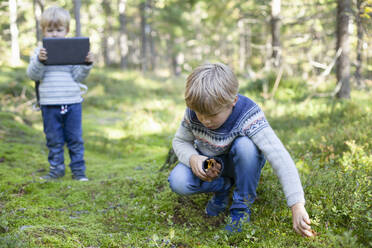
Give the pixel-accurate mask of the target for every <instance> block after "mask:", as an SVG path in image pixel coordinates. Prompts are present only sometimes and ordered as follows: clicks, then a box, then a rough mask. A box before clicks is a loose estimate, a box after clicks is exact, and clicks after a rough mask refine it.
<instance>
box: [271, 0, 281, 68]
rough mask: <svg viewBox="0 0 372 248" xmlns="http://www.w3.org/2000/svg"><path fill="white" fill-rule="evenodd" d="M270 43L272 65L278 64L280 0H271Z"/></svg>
mask: <svg viewBox="0 0 372 248" xmlns="http://www.w3.org/2000/svg"><path fill="white" fill-rule="evenodd" d="M271 38H272V40H271V44H272V55H271V57H272V59H273V65H274V66H275V67H278V66H279V65H280V59H281V58H280V55H281V49H280V0H272V2H271Z"/></svg>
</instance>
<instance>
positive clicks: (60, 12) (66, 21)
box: [40, 6, 71, 31]
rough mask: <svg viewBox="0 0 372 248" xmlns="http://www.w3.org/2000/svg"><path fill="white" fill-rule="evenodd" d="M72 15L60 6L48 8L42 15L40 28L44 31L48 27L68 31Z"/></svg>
mask: <svg viewBox="0 0 372 248" xmlns="http://www.w3.org/2000/svg"><path fill="white" fill-rule="evenodd" d="M70 18H71V17H70V13H68V11H67V10H65V9H64V8H61V7H59V6H52V7H49V8H47V9H46V10H45V11H44V12H43V14H42V15H41V21H40V26H41V29H42V30H43V31H45V29H47V28H48V27H59V26H64V27H66V29H67V31H69V28H70Z"/></svg>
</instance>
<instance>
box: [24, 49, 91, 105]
mask: <svg viewBox="0 0 372 248" xmlns="http://www.w3.org/2000/svg"><path fill="white" fill-rule="evenodd" d="M39 51H40V48H39V47H38V48H36V49H35V52H34V54H33V56H31V58H30V64H29V66H28V68H27V75H28V76H29V77H30V78H31V79H32V80H34V81H41V82H40V86H39V94H40V105H60V104H73V103H80V102H82V101H83V98H82V97H81V95H82V91H81V90H80V88H86V86H85V85H82V84H80V82H81V81H83V80H84V79H85V78H86V77H87V76H88V74H89V71H90V69H91V68H92V65H44V64H43V63H40V61H39V59H38V55H39Z"/></svg>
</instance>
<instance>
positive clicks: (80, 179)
mask: <svg viewBox="0 0 372 248" xmlns="http://www.w3.org/2000/svg"><path fill="white" fill-rule="evenodd" d="M72 179H74V180H76V181H80V182H87V181H89V179H88V178H87V177H86V176H85V175H81V176H75V175H72Z"/></svg>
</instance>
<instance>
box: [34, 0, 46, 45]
mask: <svg viewBox="0 0 372 248" xmlns="http://www.w3.org/2000/svg"><path fill="white" fill-rule="evenodd" d="M33 7H34V15H35V27H36V41H37V43H39V41H41V39H42V35H43V34H42V30H41V29H40V19H41V14H42V13H43V11H44V3H43V2H42V1H41V0H34V1H33Z"/></svg>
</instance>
